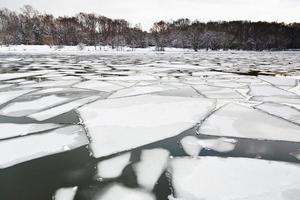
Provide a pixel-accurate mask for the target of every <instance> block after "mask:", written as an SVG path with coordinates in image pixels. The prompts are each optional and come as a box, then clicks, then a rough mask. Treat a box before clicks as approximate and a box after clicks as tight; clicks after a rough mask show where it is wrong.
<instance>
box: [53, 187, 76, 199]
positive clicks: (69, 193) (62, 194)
mask: <svg viewBox="0 0 300 200" xmlns="http://www.w3.org/2000/svg"><path fill="white" fill-rule="evenodd" d="M77 188H78V187H77V186H75V187H70V188H60V189H58V190H57V191H56V192H55V194H54V197H53V200H73V199H74V197H75V195H76V191H77Z"/></svg>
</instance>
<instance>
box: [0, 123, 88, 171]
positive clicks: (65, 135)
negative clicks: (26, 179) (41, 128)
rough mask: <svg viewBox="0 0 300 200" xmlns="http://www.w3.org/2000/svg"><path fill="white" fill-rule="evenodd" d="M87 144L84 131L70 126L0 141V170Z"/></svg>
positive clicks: (76, 126)
mask: <svg viewBox="0 0 300 200" xmlns="http://www.w3.org/2000/svg"><path fill="white" fill-rule="evenodd" d="M88 143H89V141H88V138H87V136H86V134H85V131H84V129H83V128H82V127H81V126H79V125H71V126H66V127H62V128H59V129H55V130H53V131H49V132H46V133H43V134H36V135H29V136H24V137H19V138H14V139H8V140H2V141H0V168H6V167H9V166H12V165H16V164H18V163H22V162H25V161H29V160H32V159H36V158H40V157H44V156H48V155H52V154H56V153H61V152H64V151H69V150H71V149H75V148H78V147H81V146H84V145H87V144H88Z"/></svg>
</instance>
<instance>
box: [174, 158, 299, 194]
mask: <svg viewBox="0 0 300 200" xmlns="http://www.w3.org/2000/svg"><path fill="white" fill-rule="evenodd" d="M170 172H171V173H172V183H173V187H174V189H175V194H176V197H177V198H179V199H181V198H182V199H185V200H196V199H199V200H204V199H205V200H267V199H268V200H296V199H298V198H299V196H300V180H299V176H300V165H299V164H290V163H286V162H277V161H265V160H259V159H249V158H218V157H198V159H193V158H176V159H173V161H172V162H171V164H170ZM187 172H188V173H187Z"/></svg>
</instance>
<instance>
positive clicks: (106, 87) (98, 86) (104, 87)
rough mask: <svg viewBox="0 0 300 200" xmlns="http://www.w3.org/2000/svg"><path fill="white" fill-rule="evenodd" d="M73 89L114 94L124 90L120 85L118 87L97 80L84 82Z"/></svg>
mask: <svg viewBox="0 0 300 200" xmlns="http://www.w3.org/2000/svg"><path fill="white" fill-rule="evenodd" d="M73 87H77V88H83V89H90V90H99V91H104V92H112V91H115V90H119V89H122V88H123V87H122V86H120V85H116V84H113V83H109V82H105V81H96V80H89V81H84V82H81V83H78V84H76V85H74V86H73Z"/></svg>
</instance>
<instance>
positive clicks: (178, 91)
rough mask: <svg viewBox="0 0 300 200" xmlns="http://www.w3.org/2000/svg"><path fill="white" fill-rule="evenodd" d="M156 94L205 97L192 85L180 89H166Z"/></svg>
mask: <svg viewBox="0 0 300 200" xmlns="http://www.w3.org/2000/svg"><path fill="white" fill-rule="evenodd" d="M155 94H156V95H163V96H178V97H203V96H202V95H200V94H199V93H197V92H196V91H195V90H194V89H192V88H191V87H184V88H180V89H173V90H166V91H161V92H156V93H155Z"/></svg>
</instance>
